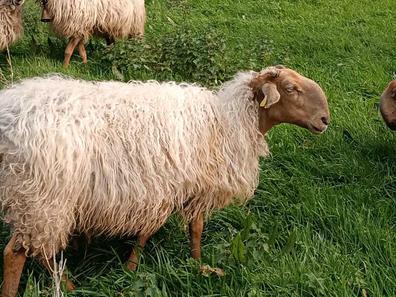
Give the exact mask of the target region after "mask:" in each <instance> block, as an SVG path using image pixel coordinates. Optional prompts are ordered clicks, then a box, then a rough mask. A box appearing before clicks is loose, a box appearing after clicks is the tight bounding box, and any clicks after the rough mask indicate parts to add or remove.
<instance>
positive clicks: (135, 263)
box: [127, 235, 150, 271]
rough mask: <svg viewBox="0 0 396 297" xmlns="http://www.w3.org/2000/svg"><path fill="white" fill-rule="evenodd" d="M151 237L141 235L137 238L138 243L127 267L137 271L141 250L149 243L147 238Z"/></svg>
mask: <svg viewBox="0 0 396 297" xmlns="http://www.w3.org/2000/svg"><path fill="white" fill-rule="evenodd" d="M149 238H150V236H149V235H139V236H138V239H137V245H136V246H135V247H134V248H133V250H132V252H131V254H130V256H129V259H128V261H127V268H128V269H129V270H132V271H135V270H136V268H137V266H138V263H139V255H140V252H141V250H142V249H143V248H144V246H145V245H146V243H147V240H148V239H149Z"/></svg>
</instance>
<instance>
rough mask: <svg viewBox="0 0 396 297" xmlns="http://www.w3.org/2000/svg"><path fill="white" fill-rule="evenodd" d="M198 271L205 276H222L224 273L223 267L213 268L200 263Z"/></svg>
mask: <svg viewBox="0 0 396 297" xmlns="http://www.w3.org/2000/svg"><path fill="white" fill-rule="evenodd" d="M199 271H200V272H201V274H202V275H203V276H206V277H209V276H210V275H212V274H214V275H217V276H224V275H225V273H224V270H223V269H221V268H213V267H210V266H209V265H201V266H200V267H199Z"/></svg>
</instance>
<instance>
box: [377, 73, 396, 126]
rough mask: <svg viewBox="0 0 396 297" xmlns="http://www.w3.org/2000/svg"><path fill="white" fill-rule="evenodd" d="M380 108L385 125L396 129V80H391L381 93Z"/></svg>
mask: <svg viewBox="0 0 396 297" xmlns="http://www.w3.org/2000/svg"><path fill="white" fill-rule="evenodd" d="M380 110H381V114H382V117H383V118H384V121H385V123H386V125H387V126H388V127H389V128H390V129H392V130H396V80H393V81H391V82H390V83H389V85H388V87H387V88H386V89H385V91H384V92H383V93H382V96H381V104H380Z"/></svg>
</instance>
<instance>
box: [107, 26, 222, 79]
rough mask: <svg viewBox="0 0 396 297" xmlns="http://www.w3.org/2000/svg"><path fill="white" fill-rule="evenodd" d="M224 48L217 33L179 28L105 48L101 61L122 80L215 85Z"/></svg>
mask: <svg viewBox="0 0 396 297" xmlns="http://www.w3.org/2000/svg"><path fill="white" fill-rule="evenodd" d="M224 51H225V40H224V38H222V37H221V36H220V35H219V34H218V33H215V32H211V31H209V32H207V33H204V34H203V33H202V32H198V31H193V30H186V29H179V30H176V31H174V32H168V33H165V34H163V35H161V37H159V38H155V39H152V40H151V39H150V38H146V39H143V40H138V41H136V40H128V41H125V42H120V43H117V44H115V45H114V47H108V48H105V49H104V55H102V57H101V62H102V63H103V64H105V65H108V66H110V67H111V68H112V69H113V73H114V74H115V75H116V76H117V77H120V74H121V76H122V79H125V80H130V79H150V78H151V79H152V78H155V79H168V80H169V79H172V80H177V81H194V82H198V83H201V84H204V85H217V84H219V83H220V82H222V81H224V79H225V78H226V57H225V55H224ZM102 54H103V51H102ZM120 78H121V77H120Z"/></svg>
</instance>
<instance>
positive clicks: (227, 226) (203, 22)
mask: <svg viewBox="0 0 396 297" xmlns="http://www.w3.org/2000/svg"><path fill="white" fill-rule="evenodd" d="M146 9H147V13H148V18H147V24H146V33H145V37H144V39H142V40H128V41H123V42H118V43H116V44H115V45H114V46H110V47H107V46H106V45H105V42H104V41H103V40H101V39H93V40H91V41H90V43H89V44H88V45H87V52H88V64H87V65H83V64H82V63H81V59H80V57H79V56H78V55H74V56H73V58H72V62H71V65H70V67H69V68H68V69H67V70H65V69H63V67H62V60H63V50H64V46H65V41H64V40H59V39H58V38H56V37H55V36H53V35H51V33H50V32H49V30H48V27H47V25H46V24H43V23H41V22H40V21H39V19H40V10H39V7H38V6H37V4H36V3H35V2H34V1H33V0H27V1H26V4H25V8H24V22H25V24H24V25H25V35H24V38H23V39H22V40H21V41H20V42H18V43H17V44H16V45H14V46H13V47H12V48H11V49H10V56H11V64H12V68H10V66H9V65H8V63H7V60H6V55H3V54H2V55H0V87H4V86H5V85H6V84H10V83H11V82H12V81H16V80H18V79H21V78H25V77H31V76H35V75H42V74H46V73H54V72H58V73H64V74H66V75H71V76H73V77H76V78H81V79H88V80H109V79H113V80H125V81H127V80H131V79H134V80H146V79H157V80H177V81H189V82H198V83H200V84H202V85H205V86H210V87H213V88H216V87H217V86H218V85H220V84H221V82H223V81H225V80H227V79H229V78H230V77H232V75H233V74H235V73H236V72H237V71H238V70H249V69H253V70H260V69H262V68H264V67H265V66H268V65H274V64H284V65H287V66H288V67H290V68H293V69H296V70H297V71H299V72H300V73H302V74H304V75H306V76H308V77H310V78H312V79H314V80H315V81H317V82H318V83H319V84H320V85H321V86H322V87H323V89H324V90H325V92H326V94H327V96H328V100H329V105H330V111H331V116H332V121H331V124H330V126H329V129H328V130H327V131H326V133H324V134H323V135H320V136H314V135H312V134H310V133H309V132H308V131H305V130H303V129H301V128H297V127H294V126H293V127H292V126H288V125H283V126H277V127H275V128H273V129H272V130H271V132H270V133H269V135H268V137H267V140H268V143H269V145H270V149H271V153H272V156H271V157H270V158H268V159H263V160H261V180H260V185H259V187H258V189H257V190H256V193H255V197H254V198H253V199H252V200H251V201H250V202H249V203H248V204H247V205H244V206H242V207H241V206H232V207H228V208H226V209H224V210H222V211H218V212H216V213H215V214H213V216H212V217H211V218H210V219H209V220H208V222H207V224H206V227H205V230H204V235H203V239H202V252H203V256H202V264H208V265H210V266H211V267H219V268H221V269H223V270H224V271H225V275H224V276H217V275H215V274H212V275H202V274H200V272H199V263H197V262H195V261H193V260H192V259H191V258H190V251H189V244H188V233H187V230H186V229H185V227H184V225H183V223H182V221H181V220H180V219H179V218H178V217H177V216H174V217H172V218H171V219H170V220H169V222H168V223H167V224H166V225H165V226H164V227H163V228H161V229H160V230H159V232H158V233H157V234H156V235H155V236H154V237H153V238H152V239H151V240H150V241H149V243H148V245H147V247H146V248H145V250H144V251H143V253H142V257H141V264H140V266H139V268H138V270H137V272H129V271H126V270H125V269H124V266H123V262H124V261H125V260H126V258H127V255H128V254H129V252H130V249H131V247H132V245H133V244H134V243H135V241H134V238H124V239H117V238H115V239H110V240H108V239H105V238H98V239H95V240H94V241H93V242H92V243H91V244H90V245H89V246H88V247H87V248H85V247H84V244H81V245H80V247H79V250H78V251H76V250H73V249H72V248H70V249H69V250H67V251H66V252H65V257H66V258H67V267H68V272H69V273H70V276H71V278H72V279H73V280H74V282H75V284H76V285H77V290H76V291H75V292H73V293H67V294H66V293H65V296H66V295H67V296H249V297H255V296H362V297H366V296H395V295H396V228H395V223H396V134H394V133H393V132H392V131H390V130H389V129H388V128H386V127H385V125H384V123H383V121H382V119H381V117H380V115H379V113H378V102H379V96H380V94H381V92H382V91H383V89H384V88H385V86H386V84H387V83H388V82H389V81H390V80H391V79H392V78H394V77H395V75H396V40H395V36H396V26H395V22H396V17H395V4H394V1H392V0H380V1H367V0H362V1H357V0H351V1H346V0H335V1H324V0H305V1H304V0H294V1H291V0H289V1H286V0H280V1H257V0H244V1H242V0H222V1H219V0H212V1H207V0H147V1H146ZM8 237H9V229H8V227H7V226H6V225H5V224H2V225H1V236H0V248H1V249H3V247H4V245H5V244H6V242H7V239H8ZM1 269H2V264H0V270H1ZM0 273H2V271H0ZM20 293H21V296H25V297H27V296H52V287H51V277H50V275H49V274H48V273H47V272H46V271H45V270H44V269H43V268H42V267H41V266H40V265H39V263H37V262H35V261H29V262H28V265H27V267H26V268H25V271H24V274H23V279H22V285H21V288H20Z"/></svg>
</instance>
